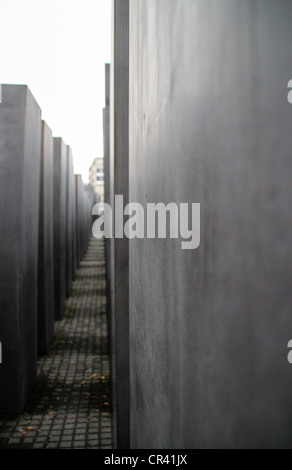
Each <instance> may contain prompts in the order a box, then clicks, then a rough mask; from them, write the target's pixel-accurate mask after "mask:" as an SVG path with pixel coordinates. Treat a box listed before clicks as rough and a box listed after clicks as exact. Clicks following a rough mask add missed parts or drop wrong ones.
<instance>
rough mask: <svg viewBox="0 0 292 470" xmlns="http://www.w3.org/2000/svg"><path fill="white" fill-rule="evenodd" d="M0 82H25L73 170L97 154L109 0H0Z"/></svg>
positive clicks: (86, 165) (100, 147) (108, 47)
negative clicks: (65, 146)
mask: <svg viewBox="0 0 292 470" xmlns="http://www.w3.org/2000/svg"><path fill="white" fill-rule="evenodd" d="M0 44H1V46H0V83H10V84H26V85H28V86H29V88H30V90H31V91H32V93H33V95H34V97H35V98H36V100H37V102H38V103H39V106H40V107H41V109H42V111H43V119H45V121H46V122H47V124H48V125H49V126H50V127H51V129H52V131H53V134H54V136H58V137H63V139H64V141H65V143H66V144H68V145H70V146H71V147H72V150H73V154H74V167H75V173H81V174H82V176H83V180H84V182H87V180H88V168H89V166H90V165H91V163H92V161H93V159H94V158H95V157H100V156H103V131H102V108H103V107H104V101H105V97H104V93H105V91H104V64H105V63H108V62H110V60H111V52H110V50H111V0H0Z"/></svg>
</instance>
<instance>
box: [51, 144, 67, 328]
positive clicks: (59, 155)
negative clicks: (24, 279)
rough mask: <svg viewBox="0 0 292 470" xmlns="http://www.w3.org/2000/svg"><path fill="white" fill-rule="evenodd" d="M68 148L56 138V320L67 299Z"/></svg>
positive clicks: (59, 316) (59, 317)
mask: <svg viewBox="0 0 292 470" xmlns="http://www.w3.org/2000/svg"><path fill="white" fill-rule="evenodd" d="M66 182H67V147H66V145H65V143H64V142H63V140H62V139H61V138H59V137H55V138H54V278H55V319H56V320H60V319H61V318H62V315H63V311H64V306H65V298H66V194H67V186H66Z"/></svg>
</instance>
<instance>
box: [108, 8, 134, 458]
mask: <svg viewBox="0 0 292 470" xmlns="http://www.w3.org/2000/svg"><path fill="white" fill-rule="evenodd" d="M113 37H114V42H113V53H112V57H113V63H112V65H111V67H112V72H113V73H112V76H111V90H110V97H111V110H110V114H111V117H110V119H111V136H110V179H111V195H110V197H111V200H112V203H113V202H114V195H115V194H116V195H122V196H123V198H124V204H125V205H126V204H127V203H128V201H129V0H116V1H114V2H113ZM112 208H114V205H112ZM121 235H122V238H116V239H115V240H112V244H111V257H112V258H111V259H112V262H111V267H112V269H111V275H112V302H111V309H112V343H114V348H112V355H113V356H112V357H113V369H114V370H113V393H114V400H113V401H114V406H115V414H114V416H115V418H116V419H115V421H116V425H115V426H114V427H115V432H114V441H115V442H116V446H117V447H118V448H123V449H126V448H128V447H129V445H130V394H129V240H128V239H127V238H123V234H121ZM113 263H114V268H113Z"/></svg>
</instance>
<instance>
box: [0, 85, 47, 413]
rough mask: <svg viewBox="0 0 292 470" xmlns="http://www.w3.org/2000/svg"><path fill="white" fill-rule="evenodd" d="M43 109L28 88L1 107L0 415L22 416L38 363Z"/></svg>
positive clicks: (14, 91)
mask: <svg viewBox="0 0 292 470" xmlns="http://www.w3.org/2000/svg"><path fill="white" fill-rule="evenodd" d="M40 154H41V110H40V108H39V106H38V104H37V103H36V101H35V99H34V97H33V96H32V94H31V92H30V91H29V89H28V88H27V87H26V86H15V85H3V86H2V103H1V104H0V188H1V198H0V240H1V243H0V255H1V263H0V341H1V344H2V363H1V364H0V413H21V412H22V411H23V407H24V404H25V401H26V399H27V397H28V395H29V394H30V392H31V390H32V387H33V384H34V379H35V374H36V362H37V272H38V267H37V260H38V233H39V175H40V158H41V155H40Z"/></svg>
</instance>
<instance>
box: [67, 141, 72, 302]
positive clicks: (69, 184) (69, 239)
mask: <svg viewBox="0 0 292 470" xmlns="http://www.w3.org/2000/svg"><path fill="white" fill-rule="evenodd" d="M66 178H67V184H66V296H67V297H68V296H69V295H70V292H71V286H72V279H73V217H74V216H73V209H74V193H73V190H74V169H73V154H72V150H71V148H70V147H69V146H68V145H67V172H66Z"/></svg>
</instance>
